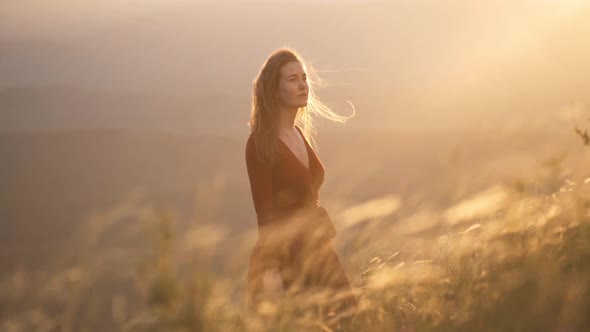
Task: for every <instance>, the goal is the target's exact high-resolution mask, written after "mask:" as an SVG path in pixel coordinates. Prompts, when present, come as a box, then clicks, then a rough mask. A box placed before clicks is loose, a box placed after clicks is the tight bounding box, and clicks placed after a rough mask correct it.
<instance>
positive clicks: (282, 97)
mask: <svg viewBox="0 0 590 332" xmlns="http://www.w3.org/2000/svg"><path fill="white" fill-rule="evenodd" d="M308 93H309V86H308V85H307V74H305V71H304V70H303V66H302V65H301V63H299V62H297V61H291V62H287V63H286V64H285V65H284V66H283V67H282V68H281V72H280V78H279V87H278V90H277V99H278V102H279V104H281V105H282V106H284V107H289V108H299V107H304V106H307V95H308Z"/></svg>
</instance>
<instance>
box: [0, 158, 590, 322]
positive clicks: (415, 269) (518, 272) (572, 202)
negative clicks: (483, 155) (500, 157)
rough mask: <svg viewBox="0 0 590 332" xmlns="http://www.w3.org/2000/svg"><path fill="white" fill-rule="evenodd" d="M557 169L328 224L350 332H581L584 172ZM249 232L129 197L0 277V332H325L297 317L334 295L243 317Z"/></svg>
mask: <svg viewBox="0 0 590 332" xmlns="http://www.w3.org/2000/svg"><path fill="white" fill-rule="evenodd" d="M559 164H560V161H559V159H555V160H550V161H548V162H547V165H546V167H547V168H548V169H549V170H550V172H549V176H547V177H546V178H543V179H536V180H535V181H536V182H534V181H524V180H523V181H515V182H513V183H508V184H502V183H499V184H497V185H494V186H491V187H489V188H487V189H485V190H483V191H481V192H479V193H475V194H473V195H470V196H469V197H464V199H463V200H461V201H459V202H457V203H456V204H454V205H453V206H449V207H446V208H444V209H432V208H424V209H420V210H416V211H413V212H412V213H409V214H405V215H402V214H400V215H397V216H396V219H395V222H393V220H392V219H388V216H389V217H391V215H395V212H396V211H398V210H399V208H400V206H402V205H403V203H404V200H403V198H399V197H396V196H388V197H381V198H378V199H376V200H374V201H370V202H365V203H363V204H359V205H358V206H354V207H350V208H348V209H346V210H344V211H343V212H342V213H341V214H340V215H335V216H334V219H335V220H336V221H337V223H338V225H337V226H338V228H339V232H340V233H339V236H338V240H337V243H336V244H337V247H340V251H341V252H345V253H346V254H345V255H341V258H342V260H343V263H344V265H345V266H346V267H347V270H348V273H349V276H350V278H351V281H352V282H353V284H354V288H355V292H356V295H357V297H358V299H359V301H360V304H361V312H360V313H359V314H358V315H357V316H356V317H354V319H353V321H352V323H351V326H350V328H349V329H350V330H351V331H431V330H432V331H456V330H460V331H587V330H589V329H590V173H588V172H582V173H578V174H570V175H568V177H565V176H564V174H563V172H560V171H559V167H560V165H559ZM193 226H194V225H193ZM255 236H256V235H255V234H254V233H248V234H241V235H240V236H234V237H232V236H230V235H229V233H228V232H227V230H224V229H223V228H221V227H219V226H218V225H216V224H215V223H213V222H200V223H197V225H196V226H194V227H192V228H191V229H182V228H181V227H179V226H178V222H177V221H176V218H175V217H174V215H173V213H172V212H170V211H166V210H164V209H159V208H154V207H151V206H150V205H149V204H145V203H144V202H142V199H141V195H140V194H137V193H136V194H132V195H130V196H129V197H128V198H127V199H125V200H124V201H123V202H122V203H121V204H120V206H116V207H113V208H112V209H111V210H109V211H105V212H104V213H102V214H99V215H95V216H93V217H92V218H91V219H90V220H89V222H88V223H85V224H84V226H83V227H82V228H81V229H79V230H78V231H77V232H76V233H74V234H72V235H71V237H70V239H71V244H70V245H69V248H71V251H70V252H66V253H64V255H63V257H62V258H61V259H59V260H56V261H55V262H48V264H47V266H45V267H43V268H42V269H41V270H40V272H39V271H38V272H35V273H31V272H29V271H26V270H24V269H18V270H16V271H14V273H12V274H11V275H10V276H8V277H6V278H4V279H3V280H0V331H6V332H17V331H264V330H276V331H301V330H306V331H313V330H317V331H329V330H330V327H329V326H330V325H329V324H327V321H328V320H329V319H330V318H328V317H326V316H325V315H324V314H325V313H322V312H317V311H314V310H315V309H317V308H318V307H314V306H311V308H312V309H311V311H310V312H307V311H305V310H303V309H301V308H302V306H303V305H304V304H308V303H309V302H310V299H311V300H313V301H316V302H321V301H328V300H329V297H321V296H319V297H318V296H317V294H315V295H314V297H313V298H311V297H310V296H301V295H297V296H296V295H295V294H290V295H292V296H287V297H284V298H279V299H268V300H266V301H264V302H262V303H261V304H260V305H259V306H258V307H256V308H247V307H246V305H245V301H244V287H245V274H246V270H245V268H246V264H247V260H248V258H249V253H250V248H251V245H252V244H253V242H254V240H255ZM138 239H139V243H140V245H138V244H137V243H138ZM32 245H34V244H32ZM228 251H229V252H230V254H229V255H219V252H228ZM220 260H221V261H220ZM220 265H221V266H224V267H226V269H223V270H222V272H220V271H218V270H219V269H217V270H216V269H213V268H212V266H220ZM230 266H233V267H230ZM351 266H353V267H355V268H351ZM356 267H358V268H356ZM306 308H309V306H308V307H306ZM302 310H303V311H302ZM295 312H297V313H298V314H297V315H295V314H294V313H295Z"/></svg>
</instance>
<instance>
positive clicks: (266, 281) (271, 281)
mask: <svg viewBox="0 0 590 332" xmlns="http://www.w3.org/2000/svg"><path fill="white" fill-rule="evenodd" d="M262 283H263V285H264V292H265V293H266V294H269V295H280V294H282V293H283V290H284V289H283V278H281V273H280V272H279V270H278V269H268V270H265V271H264V277H263V278H262Z"/></svg>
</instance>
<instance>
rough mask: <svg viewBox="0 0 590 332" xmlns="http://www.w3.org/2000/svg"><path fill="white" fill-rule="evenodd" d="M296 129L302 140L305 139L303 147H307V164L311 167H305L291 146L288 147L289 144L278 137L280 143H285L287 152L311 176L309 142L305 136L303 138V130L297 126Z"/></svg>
mask: <svg viewBox="0 0 590 332" xmlns="http://www.w3.org/2000/svg"><path fill="white" fill-rule="evenodd" d="M295 128H296V129H297V132H299V136H301V138H303V145H305V152H306V153H307V163H308V165H309V167H307V166H305V164H304V163H303V161H301V159H299V157H297V155H296V154H295V153H294V152H293V150H291V148H290V147H289V145H287V143H285V142H284V141H283V140H282V139H281V138H280V137H277V138H278V139H279V141H281V143H283V145H284V146H285V148H287V150H288V151H289V153H290V154H291V156H293V157H294V158H295V159H296V160H297V162H299V165H301V167H303V168H304V169H305V170H306V171H307V173H308V174H311V155H310V152H309V149H308V148H307V140H306V139H305V136H303V133H302V132H301V129H299V126H297V125H295Z"/></svg>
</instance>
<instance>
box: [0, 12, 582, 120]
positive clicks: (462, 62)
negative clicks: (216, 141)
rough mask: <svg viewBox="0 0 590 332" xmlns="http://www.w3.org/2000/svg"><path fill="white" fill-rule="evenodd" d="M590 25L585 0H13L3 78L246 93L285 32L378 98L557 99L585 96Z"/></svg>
mask: <svg viewBox="0 0 590 332" xmlns="http://www.w3.org/2000/svg"><path fill="white" fill-rule="evenodd" d="M588 35H590V10H589V4H588V2H587V1H583V0H520V1H518V0H505V1H495V0H494V1H492V0H489V1H471V0H449V1H440V0H403V1H402V0H399V1H345V2H342V1H327V0H324V1H266V2H265V1H245V0H244V1H189V0H127V1H115V0H103V1H98V0H96V1H65V0H56V1H51V2H46V1H32V0H8V2H7V1H6V0H4V1H3V4H2V6H1V8H0V50H1V51H0V52H1V53H0V88H2V87H35V86H43V87H47V86H58V87H62V88H63V87H70V88H77V89H90V90H109V91H145V92H149V93H157V92H162V93H175V94H186V95H204V96H206V95H211V94H216V95H219V94H221V95H234V96H248V95H249V93H250V84H251V80H252V79H253V77H254V75H255V74H256V72H257V71H258V69H259V68H260V65H261V64H262V62H263V60H264V58H265V57H266V56H267V55H268V54H269V53H270V52H271V51H272V50H273V49H275V48H277V47H280V46H284V45H286V46H292V47H294V48H296V49H297V50H299V51H300V52H301V53H302V54H303V55H304V56H305V57H306V58H307V59H308V60H311V62H312V63H313V64H314V67H316V68H317V69H319V70H320V73H321V74H322V76H323V77H324V78H326V79H327V80H329V81H330V82H332V83H333V84H334V87H333V88H330V89H327V90H326V91H325V93H326V96H328V98H332V97H334V96H336V97H335V98H333V99H336V100H343V99H350V100H352V101H353V102H356V103H357V104H359V105H370V106H371V109H373V110H374V109H376V108H378V109H387V108H394V109H397V110H402V109H433V108H436V109H440V110H443V109H444V110H447V111H449V110H451V109H468V108H469V109H471V108H473V107H474V105H475V106H477V107H479V106H481V107H482V109H483V108H486V107H487V108H494V107H496V108H506V107H521V108H523V107H528V108H536V107H538V105H537V104H536V103H538V104H543V105H547V107H548V108H551V109H555V108H556V107H561V106H563V107H569V105H571V104H576V103H577V104H580V103H581V104H583V105H585V103H587V102H588V101H587V100H584V98H585V95H587V93H586V92H585V91H590V90H588V88H590V83H589V81H590V74H589V72H590V70H588V68H590V60H588V59H589V58H590V38H588ZM541 94H543V95H544V96H543V98H546V99H542V98H541V99H539V98H537V95H541ZM547 98H548V99H547ZM519 103H520V104H519ZM484 104H485V105H484ZM559 105H561V106H559ZM367 107H368V106H367ZM457 112H458V111H457ZM373 115H374V116H375V118H379V116H381V115H375V114H373Z"/></svg>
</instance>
